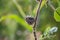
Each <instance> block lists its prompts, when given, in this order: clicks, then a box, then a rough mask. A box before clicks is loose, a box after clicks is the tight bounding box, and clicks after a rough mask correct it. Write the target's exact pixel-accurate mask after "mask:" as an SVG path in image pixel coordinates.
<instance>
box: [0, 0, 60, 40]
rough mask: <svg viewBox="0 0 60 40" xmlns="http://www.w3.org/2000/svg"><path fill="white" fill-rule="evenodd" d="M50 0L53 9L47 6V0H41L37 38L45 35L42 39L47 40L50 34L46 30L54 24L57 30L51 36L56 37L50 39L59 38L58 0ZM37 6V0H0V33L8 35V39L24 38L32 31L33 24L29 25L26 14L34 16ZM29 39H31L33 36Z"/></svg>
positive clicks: (56, 39)
mask: <svg viewBox="0 0 60 40" xmlns="http://www.w3.org/2000/svg"><path fill="white" fill-rule="evenodd" d="M50 2H51V4H52V5H53V6H54V8H55V10H52V9H53V8H51V7H50V6H49V4H48V0H42V4H41V7H40V13H39V16H38V19H39V21H37V23H38V25H37V29H36V30H37V31H39V32H41V36H40V37H39V38H42V39H44V38H45V37H46V39H44V40H49V38H48V37H50V35H49V33H48V32H50V31H49V30H50V29H51V28H53V27H54V26H56V27H57V28H58V30H57V32H56V33H53V34H52V35H51V36H52V37H54V36H56V37H54V38H52V39H50V40H59V39H60V38H59V37H60V35H59V34H60V0H50ZM38 6H39V2H38V1H37V0H0V35H2V36H8V39H9V40H15V39H16V40H19V39H20V40H25V39H26V37H28V36H29V35H30V34H32V32H33V25H29V24H28V23H27V22H26V20H25V17H26V16H27V15H31V16H33V17H36V13H37V10H38ZM18 30H19V31H21V32H20V33H21V34H20V33H19V34H20V35H19V36H18V35H17V34H16V32H17V31H18ZM26 35H28V36H26ZM43 35H45V37H43ZM46 35H48V37H47V36H46ZM31 37H32V36H30V37H29V38H31ZM47 38H48V39H47ZM27 39H28V38H27ZM31 40H33V37H32V39H31Z"/></svg>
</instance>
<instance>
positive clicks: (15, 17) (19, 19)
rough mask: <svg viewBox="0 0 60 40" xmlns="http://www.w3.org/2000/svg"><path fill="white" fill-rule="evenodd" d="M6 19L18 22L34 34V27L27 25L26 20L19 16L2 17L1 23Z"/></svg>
mask: <svg viewBox="0 0 60 40" xmlns="http://www.w3.org/2000/svg"><path fill="white" fill-rule="evenodd" d="M6 18H10V19H14V20H15V21H17V22H18V23H19V24H21V25H22V26H23V27H25V28H26V29H28V30H29V31H31V32H32V27H31V26H30V25H29V24H27V23H26V21H25V20H24V19H22V18H21V17H19V16H17V15H14V14H12V15H7V16H2V17H1V18H0V22H1V21H3V20H5V19H6Z"/></svg>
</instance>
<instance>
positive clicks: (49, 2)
mask: <svg viewBox="0 0 60 40" xmlns="http://www.w3.org/2000/svg"><path fill="white" fill-rule="evenodd" d="M48 5H49V6H50V7H51V8H52V10H53V11H56V12H57V10H56V9H55V7H54V6H53V5H52V4H51V1H50V0H48ZM57 14H58V15H60V13H59V12H57Z"/></svg>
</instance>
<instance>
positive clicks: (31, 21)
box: [26, 16, 34, 25]
mask: <svg viewBox="0 0 60 40" xmlns="http://www.w3.org/2000/svg"><path fill="white" fill-rule="evenodd" d="M26 22H27V23H28V24H30V25H32V24H33V23H34V17H31V16H27V17H26Z"/></svg>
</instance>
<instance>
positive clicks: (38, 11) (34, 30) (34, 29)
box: [33, 0, 42, 40]
mask: <svg viewBox="0 0 60 40" xmlns="http://www.w3.org/2000/svg"><path fill="white" fill-rule="evenodd" d="M41 3H42V0H40V4H39V7H38V10H37V14H36V18H35V23H34V26H33V34H34V38H35V40H37V36H36V22H37V18H38V14H39V13H40V6H41Z"/></svg>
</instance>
